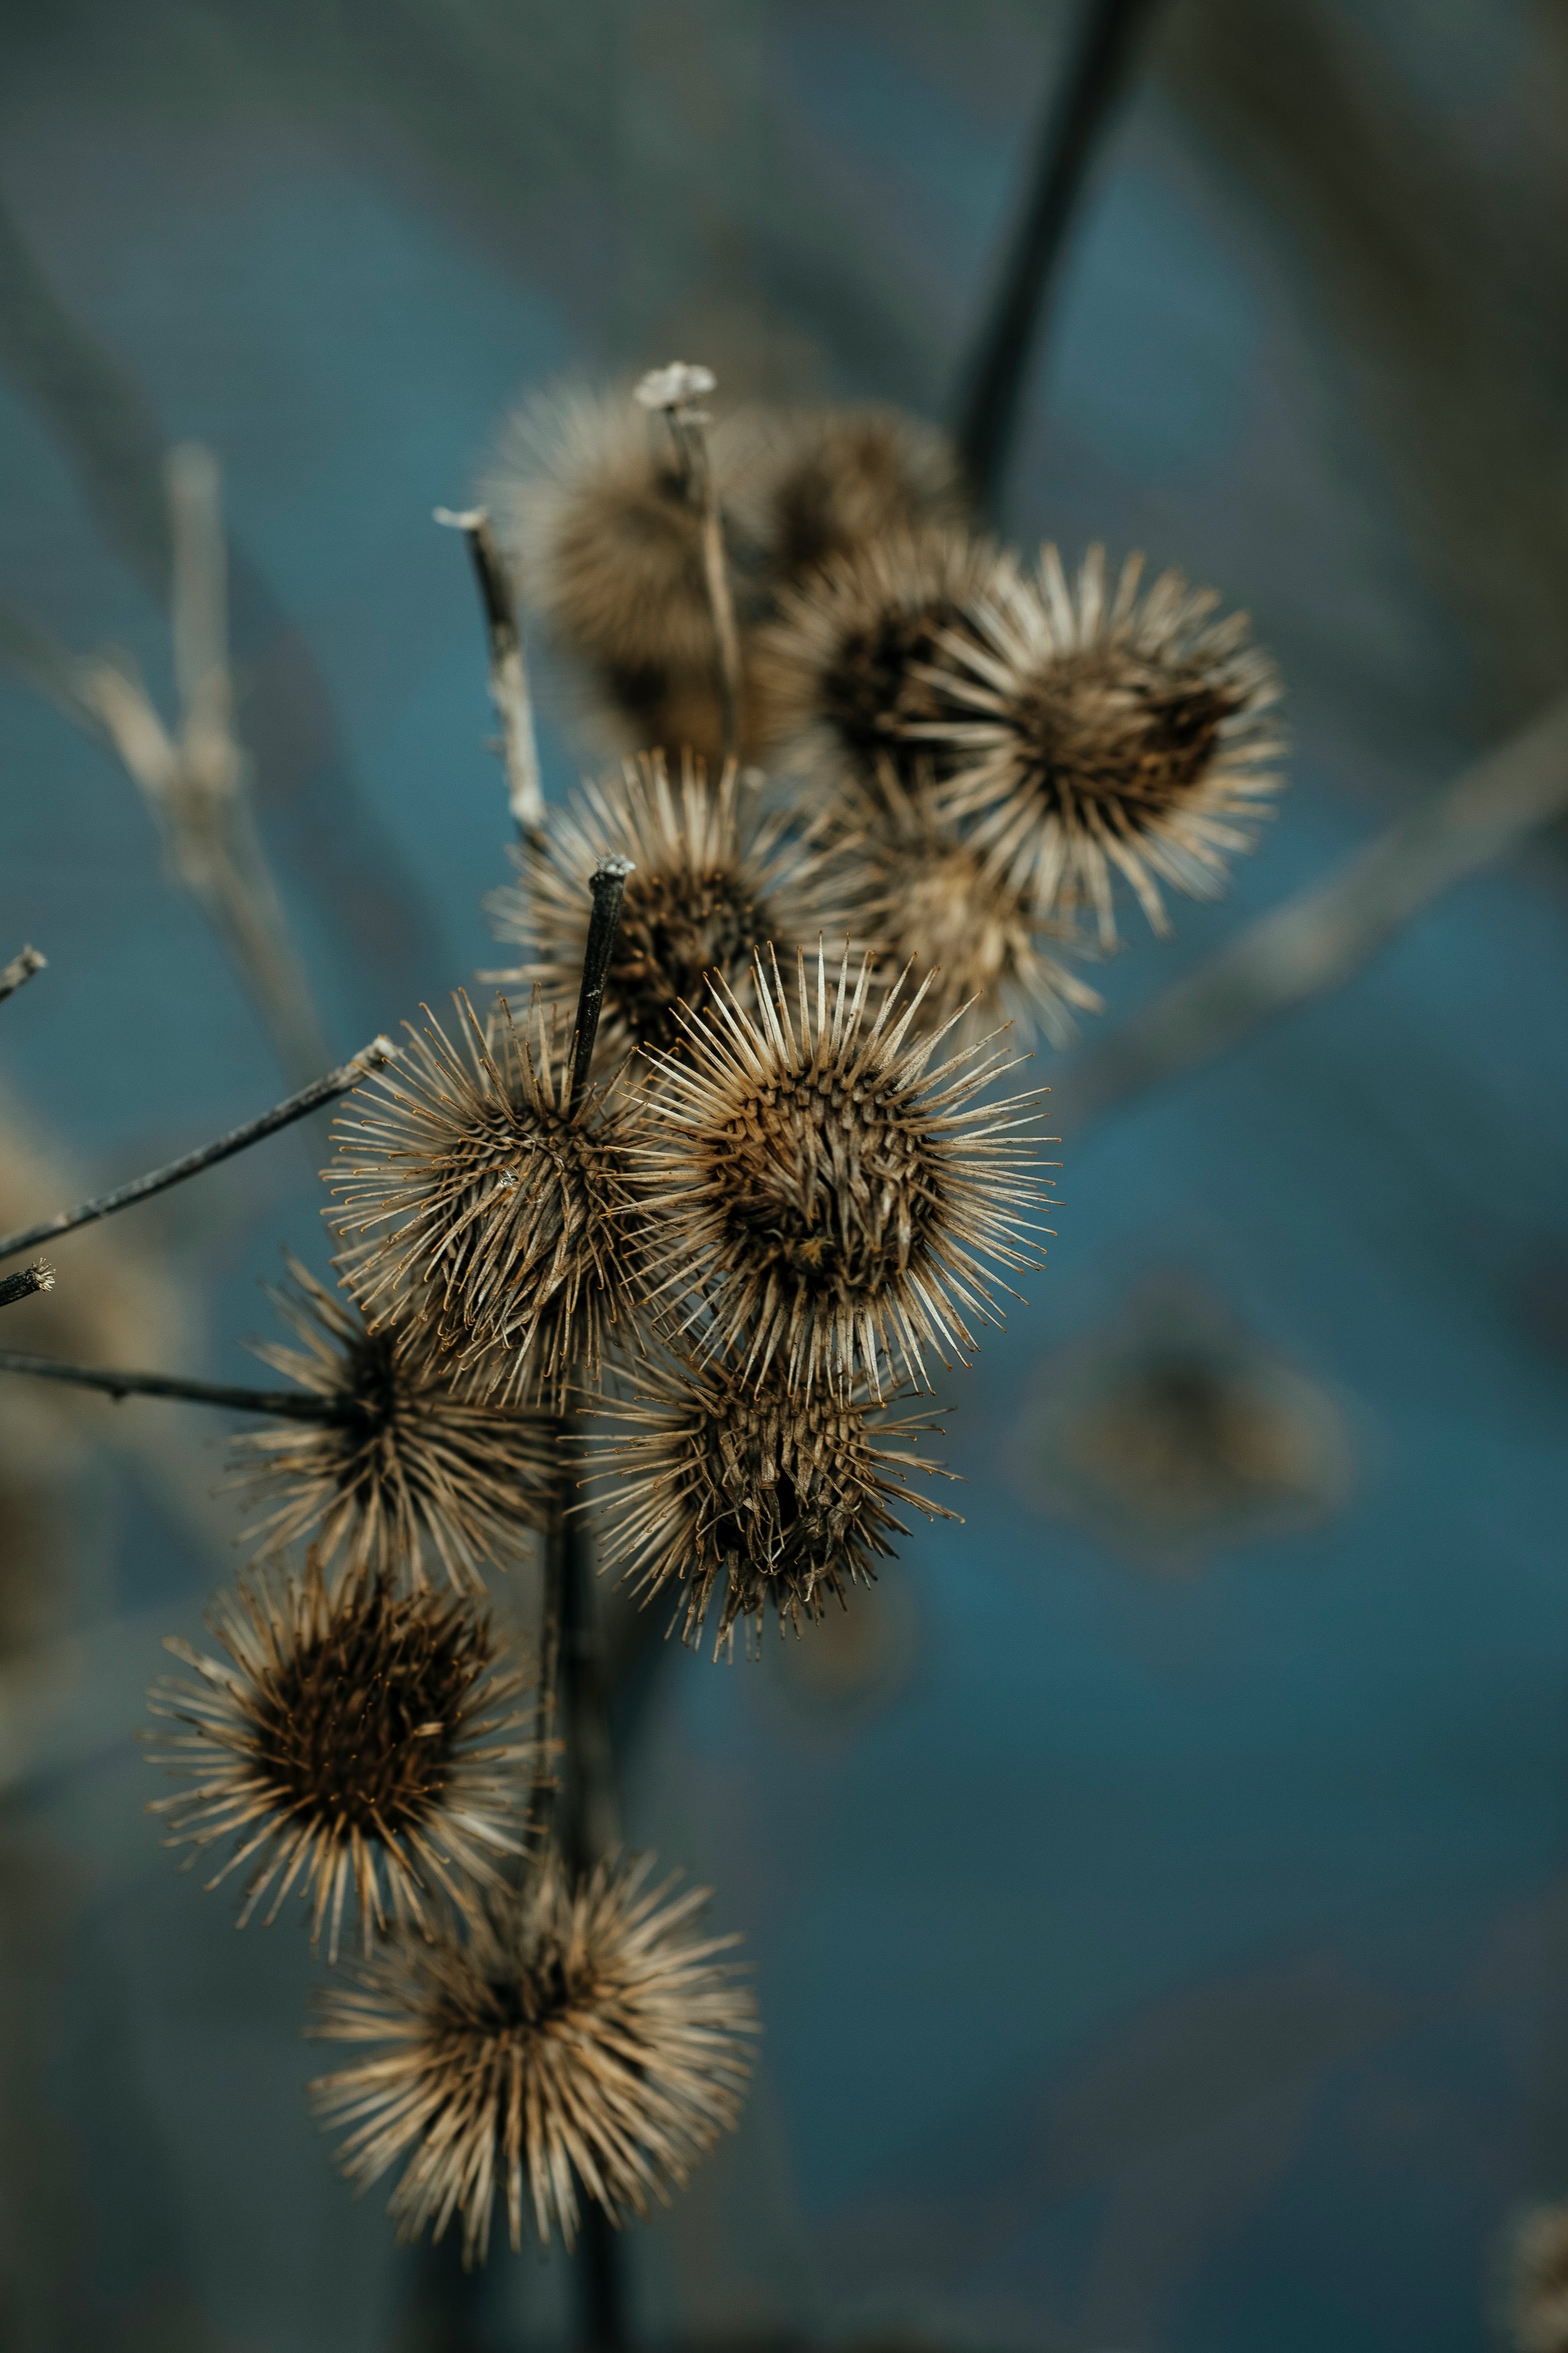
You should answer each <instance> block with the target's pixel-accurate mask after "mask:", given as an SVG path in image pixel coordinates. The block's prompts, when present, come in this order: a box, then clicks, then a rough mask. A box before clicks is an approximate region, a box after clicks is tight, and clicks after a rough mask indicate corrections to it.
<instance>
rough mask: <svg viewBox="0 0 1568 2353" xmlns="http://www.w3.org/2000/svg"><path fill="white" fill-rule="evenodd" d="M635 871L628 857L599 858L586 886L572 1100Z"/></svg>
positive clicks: (595, 1029)
mask: <svg viewBox="0 0 1568 2353" xmlns="http://www.w3.org/2000/svg"><path fill="white" fill-rule="evenodd" d="M636 872H637V868H636V867H635V866H634V864H633V863H632V861H631V860H630V859H629V858H601V859H600V860H599V863H598V865H597V866H596V867H595V869H594V879H593V881H592V882H591V883H590V885H589V888H590V889H591V890H592V892H593V893H594V912H593V913H592V914H591V915H590V916H589V918H588V944H587V947H586V949H585V950H584V956H583V986H582V987H581V989H580V990H579V991H578V996H577V1028H576V1033H575V1040H574V1046H573V1051H572V1101H573V1102H574V1103H576V1101H577V1099H578V1097H579V1096H580V1095H581V1094H582V1092H583V1090H584V1087H585V1086H586V1085H587V1083H588V1072H589V1070H590V1069H591V1067H592V1065H593V1060H594V1040H595V1038H596V1037H597V1036H598V1034H599V1015H600V1012H601V1010H602V1009H603V1007H604V1002H605V981H606V979H607V978H608V977H609V971H610V958H611V956H612V955H614V953H615V946H616V931H617V930H618V929H619V927H620V921H621V901H622V900H623V899H624V898H625V897H626V877H627V875H628V874H635V873H636Z"/></svg>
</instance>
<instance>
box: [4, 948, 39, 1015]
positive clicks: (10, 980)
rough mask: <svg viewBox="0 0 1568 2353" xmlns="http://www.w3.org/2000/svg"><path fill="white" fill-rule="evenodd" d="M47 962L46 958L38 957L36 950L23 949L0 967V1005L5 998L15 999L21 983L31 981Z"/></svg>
mask: <svg viewBox="0 0 1568 2353" xmlns="http://www.w3.org/2000/svg"><path fill="white" fill-rule="evenodd" d="M47 962H48V958H47V956H44V955H39V954H38V951H37V948H24V949H23V950H22V953H21V955H14V956H13V957H12V959H11V961H10V963H9V964H7V965H0V1004H3V1003H4V1002H5V998H6V997H15V996H16V991H17V990H18V989H19V988H20V987H21V986H22V983H23V982H24V981H25V980H31V979H32V977H33V975H34V974H35V973H36V972H42V971H43V969H44V966H45V965H47Z"/></svg>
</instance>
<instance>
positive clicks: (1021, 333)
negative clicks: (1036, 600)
mask: <svg viewBox="0 0 1568 2353" xmlns="http://www.w3.org/2000/svg"><path fill="white" fill-rule="evenodd" d="M1150 6H1151V0H1082V16H1081V19H1080V23H1079V31H1078V37H1077V39H1076V41H1075V43H1074V46H1073V50H1072V54H1071V57H1070V59H1069V61H1068V68H1067V71H1066V73H1065V75H1064V76H1063V79H1062V82H1061V86H1060V90H1059V94H1058V97H1057V98H1056V100H1055V102H1054V103H1053V104H1052V105H1051V106H1050V108H1049V109H1048V110H1047V115H1046V119H1045V122H1044V124H1043V126H1042V130H1041V136H1040V141H1039V145H1038V148H1037V153H1036V157H1035V164H1034V176H1033V180H1032V183H1031V185H1030V188H1029V192H1028V196H1027V199H1026V209H1025V212H1024V216H1023V218H1022V220H1021V221H1020V223H1019V226H1018V229H1017V233H1016V237H1015V240H1014V243H1013V246H1012V249H1011V251H1010V253H1009V254H1008V256H1007V259H1006V262H1005V267H1004V270H1003V275H1002V280H1001V283H1000V285H999V287H998V289H997V293H996V300H995V303H994V309H993V310H992V311H991V313H990V316H989V317H988V318H987V319H986V320H985V322H984V324H983V327H982V330H981V334H980V338H979V346H978V351H977V353H976V356H975V358H974V359H973V362H972V363H971V365H970V370H969V375H968V381H967V384H966V385H965V388H964V393H963V406H962V408H961V410H960V414H959V420H958V427H957V440H958V448H959V456H960V458H961V459H962V461H963V470H964V473H965V475H966V476H967V478H968V481H969V485H970V489H971V491H972V492H973V497H974V501H975V504H976V505H977V506H978V507H979V508H980V510H981V512H983V513H984V514H987V515H994V513H995V512H996V510H997V507H998V505H999V504H1000V501H1001V493H1002V490H1003V486H1004V482H1005V477H1006V471H1007V461H1008V459H1009V456H1010V455H1011V452H1012V446H1013V440H1014V437H1015V434H1016V428H1017V422H1018V410H1019V407H1020V406H1021V405H1022V401H1023V395H1024V386H1025V382H1026V377H1027V375H1028V372H1029V368H1030V365H1031V363H1032V362H1033V360H1034V359H1035V357H1036V355H1037V343H1038V339H1039V334H1040V329H1041V326H1042V324H1043V322H1044V317H1045V311H1046V305H1047V296H1048V294H1049V292H1050V288H1051V281H1052V279H1053V278H1054V276H1055V274H1056V270H1057V267H1058V263H1059V261H1060V259H1061V254H1062V248H1063V246H1064V244H1065V243H1066V240H1067V233H1068V228H1069V227H1070V225H1071V222H1072V216H1073V212H1074V209H1075V207H1076V206H1077V204H1078V200H1079V194H1080V191H1081V189H1082V186H1083V182H1084V177H1085V174H1086V173H1087V171H1088V169H1089V163H1090V161H1091V159H1092V157H1093V153H1094V149H1095V143H1096V142H1097V140H1098V139H1099V137H1100V132H1101V131H1102V130H1103V128H1104V125H1105V121H1106V117H1107V116H1108V114H1109V113H1110V109H1111V107H1112V105H1113V104H1114V103H1115V100H1116V98H1117V96H1118V93H1119V92H1120V90H1121V86H1122V82H1123V79H1124V78H1125V75H1126V71H1127V66H1128V61H1129V58H1130V55H1131V47H1132V43H1133V41H1134V39H1135V37H1136V36H1137V33H1138V29H1139V26H1140V24H1141V22H1142V18H1143V17H1145V16H1147V15H1148V14H1149V10H1150Z"/></svg>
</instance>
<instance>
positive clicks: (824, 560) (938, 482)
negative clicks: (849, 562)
mask: <svg viewBox="0 0 1568 2353" xmlns="http://www.w3.org/2000/svg"><path fill="white" fill-rule="evenodd" d="M738 427H739V430H738V432H737V434H736V437H735V438H736V440H737V443H738V444H740V445H741V446H739V447H738V448H737V449H736V453H735V464H734V469H733V488H732V491H731V510H732V512H733V514H734V518H735V524H736V529H737V533H738V535H739V536H740V537H741V539H742V542H749V543H750V552H751V554H752V561H753V563H754V564H755V565H756V567H757V570H758V572H759V574H760V575H761V581H762V583H763V585H764V586H765V587H767V588H768V589H771V590H774V591H776V590H777V589H779V588H784V587H790V586H800V585H801V584H802V583H803V582H805V581H806V580H807V579H809V577H810V575H812V574H813V573H814V572H816V571H817V570H818V569H819V568H820V567H821V566H822V565H825V564H828V563H831V562H832V561H833V560H834V559H835V558H837V557H842V556H852V555H855V554H858V553H859V552H860V551H861V550H862V549H864V548H867V547H869V546H870V545H871V544H872V543H875V542H876V541H879V540H885V539H889V538H900V537H902V538H911V537H914V538H918V537H920V536H921V534H923V533H926V532H929V531H931V530H935V529H947V528H950V527H954V526H958V525H961V524H962V523H963V521H964V519H965V512H966V501H965V498H964V492H963V481H962V480H961V477H960V474H959V468H958V460H957V457H956V455H955V453H954V450H953V448H952V443H951V442H950V441H949V439H948V438H947V436H946V435H945V434H944V433H942V432H939V431H938V430H937V428H936V427H934V426H931V425H925V424H922V423H921V421H920V419H919V418H917V417H907V416H905V415H904V413H903V412H902V410H900V409H897V408H875V407H868V408H822V409H799V410H794V411H786V412H784V414H783V415H779V414H776V413H775V414H772V415H770V414H767V413H763V414H762V415H760V416H758V417H755V418H754V419H747V418H745V417H742V418H741V419H740V420H738Z"/></svg>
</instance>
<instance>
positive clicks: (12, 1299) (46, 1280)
mask: <svg viewBox="0 0 1568 2353" xmlns="http://www.w3.org/2000/svg"><path fill="white" fill-rule="evenodd" d="M54 1287H55V1271H54V1268H53V1267H52V1266H51V1265H50V1264H49V1261H48V1260H47V1258H41V1259H38V1260H37V1261H35V1263H34V1264H33V1265H32V1266H26V1267H24V1268H23V1269H22V1271H21V1273H20V1274H3V1275H0V1307H15V1306H16V1302H17V1301H18V1300H19V1299H31V1298H32V1297H33V1296H34V1295H35V1293H37V1292H40V1291H52V1290H53V1289H54Z"/></svg>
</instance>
